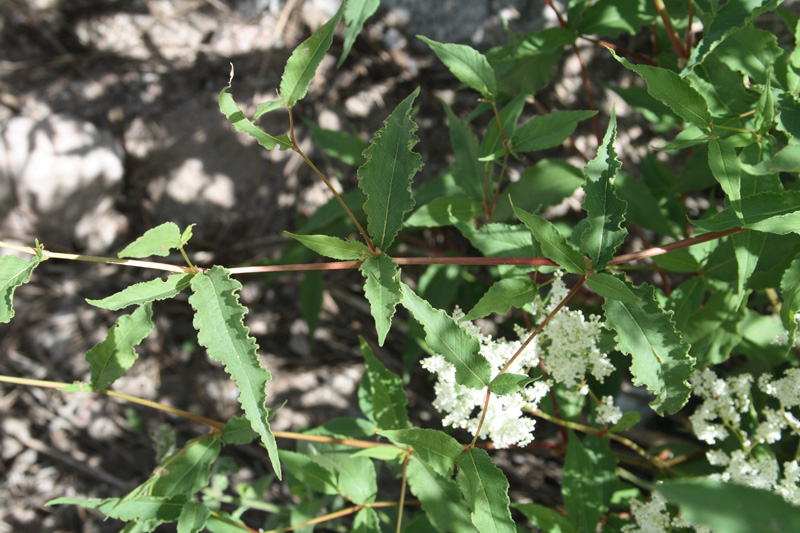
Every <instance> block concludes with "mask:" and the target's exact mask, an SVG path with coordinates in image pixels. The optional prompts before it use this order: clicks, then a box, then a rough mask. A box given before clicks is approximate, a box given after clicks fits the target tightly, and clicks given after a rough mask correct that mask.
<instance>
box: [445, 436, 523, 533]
mask: <svg viewBox="0 0 800 533" xmlns="http://www.w3.org/2000/svg"><path fill="white" fill-rule="evenodd" d="M456 464H457V465H458V477H457V478H456V479H457V481H458V487H459V489H461V494H462V495H463V496H464V498H465V499H466V500H467V504H468V505H469V507H470V509H471V510H472V514H471V516H470V517H471V518H472V523H473V524H474V525H475V527H477V528H478V531H480V532H481V533H486V532H497V533H501V532H509V533H515V532H516V530H517V529H516V527H515V526H514V520H513V519H512V518H511V511H510V510H509V505H510V501H509V499H508V480H507V479H506V476H505V475H504V474H503V472H501V471H500V469H499V468H497V467H496V466H495V464H494V463H493V462H492V459H491V458H490V457H489V454H488V453H486V450H483V449H480V448H471V449H470V450H468V451H467V452H465V453H463V454H461V455H460V456H459V457H458V460H457V461H456Z"/></svg>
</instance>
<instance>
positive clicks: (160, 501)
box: [47, 496, 186, 527]
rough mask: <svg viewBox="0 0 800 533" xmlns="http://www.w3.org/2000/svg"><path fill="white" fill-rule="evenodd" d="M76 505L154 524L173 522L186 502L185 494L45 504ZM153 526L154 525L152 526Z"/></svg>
mask: <svg viewBox="0 0 800 533" xmlns="http://www.w3.org/2000/svg"><path fill="white" fill-rule="evenodd" d="M64 504H67V505H78V506H80V507H84V508H86V509H98V510H99V511H100V512H102V513H104V514H106V516H108V517H110V518H118V519H120V520H125V521H131V520H137V521H140V520H141V521H146V520H152V521H154V522H155V525H158V524H160V523H163V522H174V521H175V520H177V519H178V517H179V516H180V514H181V510H182V509H183V506H184V505H185V504H186V497H185V496H173V497H171V498H164V497H158V496H137V497H135V498H130V499H127V498H126V499H125V500H120V499H119V498H105V499H99V498H90V499H87V500H82V499H80V498H56V499H55V500H50V501H49V502H47V505H64ZM154 527H155V526H154Z"/></svg>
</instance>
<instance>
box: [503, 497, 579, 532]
mask: <svg viewBox="0 0 800 533" xmlns="http://www.w3.org/2000/svg"><path fill="white" fill-rule="evenodd" d="M512 507H513V508H514V509H517V510H518V511H520V512H521V513H522V514H524V515H525V517H526V518H527V519H528V520H530V521H531V522H532V523H533V525H534V526H536V527H538V528H539V529H540V530H541V531H547V532H548V533H575V532H576V531H577V530H576V529H575V526H573V525H572V524H570V523H569V520H567V518H566V517H565V516H563V515H561V514H560V513H559V512H558V511H556V510H555V509H551V508H550V507H545V506H544V505H539V504H537V503H515V504H512Z"/></svg>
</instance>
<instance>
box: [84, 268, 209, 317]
mask: <svg viewBox="0 0 800 533" xmlns="http://www.w3.org/2000/svg"><path fill="white" fill-rule="evenodd" d="M193 277H194V274H172V275H170V276H167V279H166V280H163V279H154V280H150V281H143V282H141V283H136V284H134V285H131V286H130V287H126V288H125V289H123V290H121V291H120V292H118V293H116V294H112V295H111V296H107V297H105V298H103V299H102V300H91V299H89V298H87V299H86V302H87V303H90V304H92V305H93V306H95V307H100V308H102V309H109V310H111V311H119V310H120V309H124V308H126V307H128V306H131V305H144V304H146V303H150V302H155V301H158V300H166V299H168V298H172V297H174V296H177V295H178V294H179V293H180V292H182V291H183V290H184V289H186V288H187V287H188V286H189V284H190V283H191V281H192V278H193Z"/></svg>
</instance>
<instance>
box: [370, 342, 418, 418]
mask: <svg viewBox="0 0 800 533" xmlns="http://www.w3.org/2000/svg"><path fill="white" fill-rule="evenodd" d="M359 340H360V341H361V352H362V353H363V354H364V363H365V369H364V375H363V377H362V378H361V386H362V387H363V388H364V389H366V392H367V394H364V397H365V398H364V399H365V400H366V401H368V402H369V404H370V405H369V408H368V409H364V408H363V407H362V411H363V412H364V414H367V412H369V413H370V416H369V418H371V419H372V420H373V421H374V422H375V424H376V425H377V426H378V427H379V428H381V429H403V428H407V427H409V426H410V423H409V421H408V412H407V411H406V405H407V404H408V397H407V396H406V392H405V390H404V389H403V380H402V379H400V377H399V376H397V375H396V374H394V373H392V372H390V371H389V370H388V369H387V368H386V367H385V366H383V365H382V364H381V362H380V361H378V359H377V358H376V357H375V355H374V354H373V353H372V350H371V349H370V347H369V345H368V344H367V341H365V340H364V338H363V337H359ZM359 400H362V395H361V394H359Z"/></svg>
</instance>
